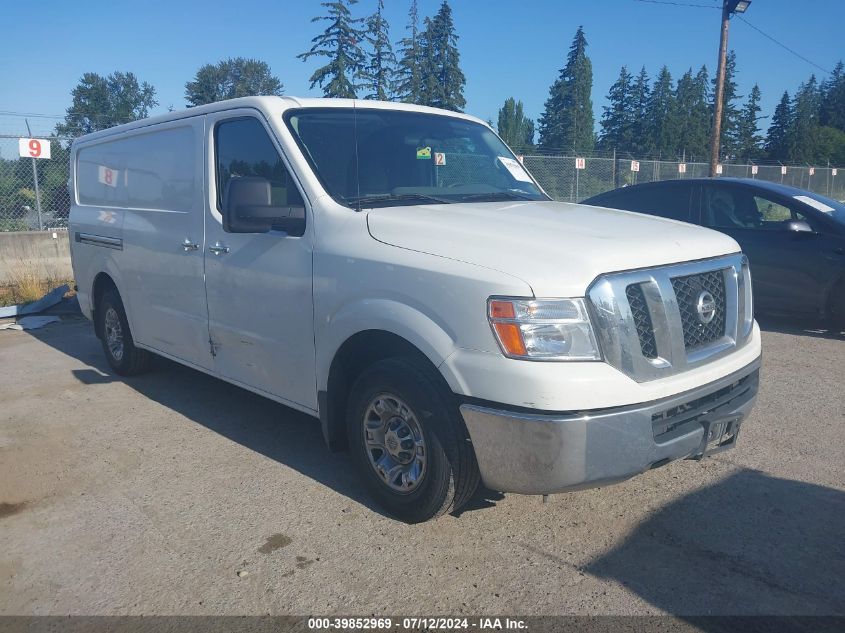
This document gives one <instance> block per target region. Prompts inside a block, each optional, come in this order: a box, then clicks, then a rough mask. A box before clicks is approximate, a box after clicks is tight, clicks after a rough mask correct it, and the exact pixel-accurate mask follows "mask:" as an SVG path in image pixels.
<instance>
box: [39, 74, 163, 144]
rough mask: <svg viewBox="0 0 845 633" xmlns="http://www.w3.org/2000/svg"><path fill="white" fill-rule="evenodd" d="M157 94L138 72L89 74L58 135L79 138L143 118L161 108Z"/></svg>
mask: <svg viewBox="0 0 845 633" xmlns="http://www.w3.org/2000/svg"><path fill="white" fill-rule="evenodd" d="M155 92H156V91H155V88H153V87H152V86H151V85H150V84H148V83H147V82H146V81H145V82H143V83H140V82H139V81H138V78H137V77H136V76H135V74H134V73H122V72H113V73H112V74H110V75H109V76H108V77H103V76H101V75H98V74H97V73H85V74H84V75H82V79H80V81H79V83H78V84H77V86H76V87H75V88H74V89H73V91H72V92H71V96H72V98H73V102H72V104H71V106H70V107H69V108H68V109H67V115H66V116H65V120H64V123H59V124H58V125H57V126H56V133H57V134H59V135H61V136H73V137H75V136H81V135H82V134H89V133H91V132H96V131H97V130H104V129H106V128H110V127H113V126H115V125H120V124H122V123H129V122H130V121H136V120H138V119H143V118H145V117H147V116H149V113H150V110H151V109H153V108H154V107H156V106H157V105H158V101H156V98H155Z"/></svg>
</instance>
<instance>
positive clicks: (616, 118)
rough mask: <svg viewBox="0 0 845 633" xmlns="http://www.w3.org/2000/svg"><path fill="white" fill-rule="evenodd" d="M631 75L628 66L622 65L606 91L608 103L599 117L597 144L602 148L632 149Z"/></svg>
mask: <svg viewBox="0 0 845 633" xmlns="http://www.w3.org/2000/svg"><path fill="white" fill-rule="evenodd" d="M633 96H634V95H633V77H632V76H631V73H629V72H628V68H627V67H625V66H622V69H621V70H620V71H619V78H618V79H617V80H616V82H614V84H613V85H612V86H611V87H610V91H609V92H608V93H607V101H608V105H606V106H605V107H604V114H602V117H601V123H600V125H601V133H600V135H599V146H600V147H601V148H602V149H606V150H608V149H615V150H616V151H617V152H627V151H630V150H631V149H632V147H631V146H632V141H633V132H634V130H633V127H634V122H635V120H636V119H635V118H634V117H635V116H636V114H635V112H634V104H633Z"/></svg>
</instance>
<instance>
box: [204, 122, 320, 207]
mask: <svg viewBox="0 0 845 633" xmlns="http://www.w3.org/2000/svg"><path fill="white" fill-rule="evenodd" d="M214 144H215V152H216V158H217V208H218V210H219V209H222V208H223V195H224V193H225V191H226V184H227V183H228V182H229V179H230V178H239V177H242V176H260V177H262V178H266V179H267V180H269V181H270V188H271V204H273V205H274V206H279V207H284V206H301V205H303V204H304V203H303V201H302V196H301V195H300V194H299V190H298V189H297V188H296V185H295V184H294V182H293V180H292V179H291V177H290V174H288V170H287V169H286V168H285V164H284V163H283V162H282V159H281V157H280V156H279V153H278V152H277V151H276V147H275V146H274V145H273V141H271V140H270V137H269V135H268V134H267V130H265V129H264V126H263V125H261V123H260V122H259V121H258V120H257V119H254V118H251V117H247V118H241V119H232V120H230V121H223V122H221V123H218V124H217V128H216V129H215V132H214Z"/></svg>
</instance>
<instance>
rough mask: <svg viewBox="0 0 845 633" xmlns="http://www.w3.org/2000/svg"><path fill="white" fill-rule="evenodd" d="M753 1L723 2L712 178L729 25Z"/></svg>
mask: <svg viewBox="0 0 845 633" xmlns="http://www.w3.org/2000/svg"><path fill="white" fill-rule="evenodd" d="M750 4H751V0H722V29H721V35H720V37H719V66H718V70H717V71H716V103H715V104H714V106H715V107H714V108H713V127H712V130H711V136H710V177H711V178H712V177H714V176H715V175H716V165H718V164H719V144H720V142H721V138H722V110H723V108H724V100H725V64H726V62H727V57H728V25H729V24H730V20H731V15H733V14H734V13H745V12H746V11H747V10H748V5H750Z"/></svg>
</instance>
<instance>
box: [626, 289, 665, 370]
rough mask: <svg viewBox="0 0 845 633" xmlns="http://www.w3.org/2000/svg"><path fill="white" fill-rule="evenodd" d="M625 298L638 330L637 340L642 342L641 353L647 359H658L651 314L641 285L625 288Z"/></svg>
mask: <svg viewBox="0 0 845 633" xmlns="http://www.w3.org/2000/svg"><path fill="white" fill-rule="evenodd" d="M625 296H626V297H627V298H628V305H629V306H630V307H631V317H632V318H633V319H634V326H635V327H636V328H637V338H638V339H639V340H640V351H642V353H643V356H645V357H646V358H657V341H656V340H655V339H654V326H653V325H652V323H651V314H650V313H649V311H648V304H646V301H645V294H644V293H643V288H642V286H641V285H640V284H631V285H630V286H628V287H627V288H625Z"/></svg>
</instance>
